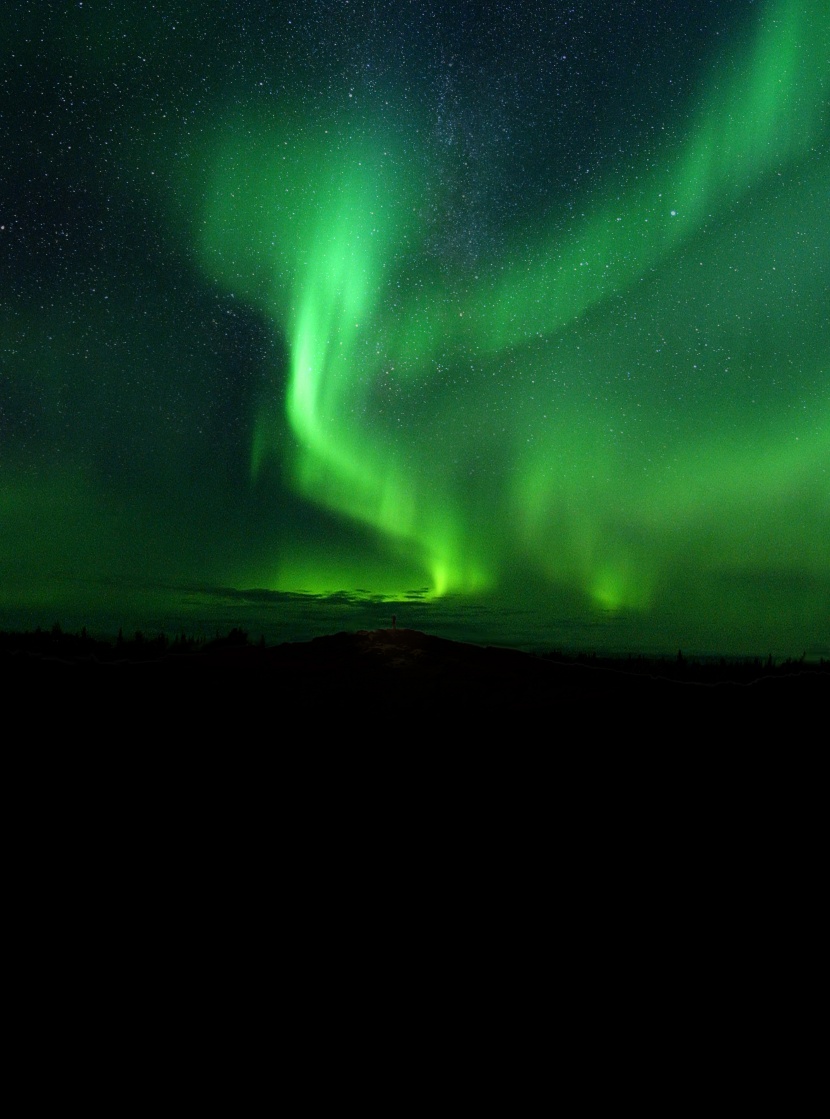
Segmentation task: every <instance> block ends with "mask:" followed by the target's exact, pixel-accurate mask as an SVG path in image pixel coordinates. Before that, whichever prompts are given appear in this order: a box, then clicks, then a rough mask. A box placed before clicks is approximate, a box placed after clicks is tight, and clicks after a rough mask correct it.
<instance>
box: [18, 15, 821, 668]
mask: <svg viewBox="0 0 830 1119" xmlns="http://www.w3.org/2000/svg"><path fill="white" fill-rule="evenodd" d="M0 68H1V72H2V92H0V120H2V123H3V135H4V140H3V158H2V160H1V161H0V628H16V627H20V626H32V625H35V624H40V625H48V624H50V623H51V622H52V621H54V620H55V619H60V620H61V621H62V622H63V624H64V625H65V626H67V625H68V626H73V625H75V626H80V625H82V624H85V625H88V626H90V627H91V628H93V629H95V628H97V629H99V630H107V629H108V628H109V629H110V630H112V631H114V630H115V629H117V628H118V626H119V625H121V624H124V625H125V626H135V627H136V628H143V629H153V628H159V629H162V628H163V629H166V630H167V631H168V632H170V631H174V630H176V629H178V628H180V627H184V628H186V629H190V630H191V631H192V630H194V629H198V628H199V626H203V627H208V628H209V627H211V626H218V627H227V626H229V625H237V624H242V625H244V626H245V627H246V628H249V629H251V630H253V631H254V632H260V631H261V632H264V633H266V635H267V636H268V638H269V639H280V638H291V639H294V638H299V637H303V636H310V635H312V634H313V633H318V632H327V631H331V630H333V629H339V628H353V627H357V626H361V627H370V628H375V626H377V625H381V624H388V618H387V615H389V614H390V613H391V612H392V611H393V610H394V611H395V612H396V613H397V615H398V621H399V624H406V625H413V626H415V627H417V628H422V629H427V630H432V631H433V632H440V633H444V634H446V635H449V636H456V637H461V638H464V639H468V640H481V641H501V642H504V643H512V644H519V645H525V646H528V647H530V646H534V647H535V646H545V645H548V646H562V645H565V646H572V647H581V648H585V647H598V648H608V649H616V650H620V651H623V650H627V651H632V650H634V651H638V650H642V651H655V650H662V651H669V650H672V649H674V650H676V649H677V648H678V647H681V646H682V647H683V648H684V649H689V650H692V651H699V652H709V653H713V654H715V653H735V654H740V653H750V654H755V653H761V654H765V653H767V652H768V651H773V652H775V653H776V654H777V655H800V654H801V653H802V652H805V651H806V652H807V653H808V655H810V656H819V655H824V656H826V655H830V298H828V293H830V206H829V205H828V202H830V5H828V4H827V2H826V0H754V2H753V0H741V2H739V3H736V2H735V0H614V2H610V0H591V2H589V0H572V2H567V3H566V2H560V0H548V2H544V3H543V2H541V0H536V2H532V0H506V2H503V3H495V2H493V3H487V2H483V0H480V2H476V3H473V2H467V0H461V2H457V3H453V4H451V5H450V4H445V3H441V2H439V0H375V2H370V0H276V2H274V0H271V2H265V0H233V2H227V0H211V2H209V3H208V2H199V0H189V2H188V0H170V2H158V3H152V2H141V3H133V2H129V0H126V2H125V0H119V2H118V3H108V2H104V0H102V2H96V0H84V2H83V3H81V2H76V3H56V2H55V3H52V2H48V0H43V2H31V3H26V2H23V3H18V4H15V5H14V6H13V10H12V15H11V19H10V21H9V20H8V19H7V26H6V29H5V33H4V36H3V38H2V41H0Z"/></svg>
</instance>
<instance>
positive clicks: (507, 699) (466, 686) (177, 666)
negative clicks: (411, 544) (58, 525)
mask: <svg viewBox="0 0 830 1119" xmlns="http://www.w3.org/2000/svg"><path fill="white" fill-rule="evenodd" d="M15 638H16V640H15ZM0 664H2V673H3V678H4V680H5V682H6V685H7V687H9V686H10V690H11V692H13V693H14V694H25V692H26V690H27V689H28V688H31V687H40V686H41V685H42V684H43V685H45V686H46V688H47V691H48V694H49V695H50V696H51V697H52V701H53V706H52V711H53V713H54V712H56V711H60V710H61V709H63V710H77V709H78V707H79V706H84V705H85V708H86V710H87V712H88V713H89V714H90V716H92V717H94V716H95V707H96V706H98V707H99V708H100V709H103V708H105V707H107V708H110V707H112V706H113V704H115V705H116V706H119V707H120V711H121V712H133V713H134V715H135V717H136V718H139V719H142V718H147V719H152V718H156V719H159V720H161V721H163V720H164V719H165V718H167V717H170V716H171V715H172V716H174V717H175V721H176V723H177V724H181V723H182V722H184V723H186V724H187V725H189V726H190V727H191V728H194V729H196V728H198V729H206V730H213V731H217V732H218V731H221V733H223V734H227V733H230V732H231V730H232V729H233V731H234V732H235V733H242V734H245V733H250V734H259V733H261V727H262V725H263V722H264V723H265V725H274V726H275V728H276V727H277V726H283V725H285V724H286V723H296V722H297V721H299V723H300V725H302V726H305V727H307V728H312V727H314V726H315V725H316V726H319V725H321V724H324V723H325V724H329V723H335V724H336V723H338V722H342V723H344V725H345V724H346V723H348V724H350V725H353V724H355V723H356V722H357V723H358V724H362V725H363V726H366V727H374V726H376V725H377V724H376V723H375V721H374V720H375V716H376V715H380V716H383V717H384V719H385V720H387V721H386V722H385V724H384V725H386V726H389V725H393V724H390V723H389V722H388V720H389V719H390V718H391V719H393V721H394V725H397V726H402V727H406V726H407V725H412V724H413V723H414V722H416V721H418V722H420V721H427V722H432V723H434V724H435V726H436V727H439V726H441V725H449V723H452V724H454V725H457V726H463V725H465V724H467V725H472V724H476V725H481V726H486V725H487V723H488V721H489V720H492V719H493V718H496V717H498V716H507V717H508V718H510V719H515V718H527V719H530V720H531V721H532V720H538V721H539V726H540V727H541V728H543V729H544V728H545V727H547V728H548V730H550V728H551V727H552V726H558V725H561V720H562V719H563V718H565V719H567V721H568V723H569V724H570V726H571V728H572V731H571V733H573V730H574V729H575V730H576V731H577V733H585V734H587V735H590V734H591V733H592V728H596V727H597V726H599V725H609V724H614V725H616V726H618V727H619V729H620V730H621V731H624V732H625V734H626V735H633V736H634V737H635V738H636V735H637V733H638V730H637V727H638V725H639V723H640V722H641V721H642V720H646V721H648V723H649V725H650V726H651V728H652V731H653V730H654V729H656V728H657V727H659V725H660V720H661V718H662V719H664V720H665V728H666V734H667V735H669V734H671V733H674V729H676V728H682V726H683V722H684V719H686V718H696V717H703V718H704V719H712V720H714V721H713V722H712V727H713V732H714V731H716V729H717V726H718V724H717V718H718V716H719V715H720V714H722V713H724V714H728V715H738V716H744V717H745V718H746V719H748V718H749V716H750V715H751V716H753V718H758V717H760V718H761V719H763V716H764V714H765V713H767V712H773V711H776V712H782V711H785V710H786V709H787V708H791V709H792V710H791V715H792V718H793V720H794V721H795V720H796V719H797V718H798V714H799V711H800V708H801V707H803V705H805V704H807V705H809V704H811V703H812V702H814V701H825V700H826V698H827V697H828V694H829V693H830V665H826V664H824V663H823V662H822V663H821V664H818V665H802V664H796V663H787V664H782V665H777V666H776V665H774V664H773V663H772V662H771V661H769V662H764V661H761V660H756V661H748V662H739V663H731V664H727V663H725V662H722V663H720V664H717V663H714V662H711V663H706V664H702V663H695V662H690V661H687V660H686V658H684V657H683V656H682V655H680V654H679V655H678V657H677V658H676V659H666V660H648V659H644V658H640V657H637V658H628V659H622V660H611V659H601V658H597V657H593V656H582V657H567V656H563V655H561V654H550V655H548V656H534V655H532V654H529V653H524V652H520V651H518V650H514V649H505V648H494V647H484V646H479V645H471V644H466V643H464V642H459V641H452V640H448V639H446V638H441V637H435V636H432V635H429V634H425V633H421V632H419V631H417V630H408V629H398V630H389V629H381V630H374V631H358V632H353V633H337V634H332V635H330V636H326V637H317V638H315V639H313V640H311V641H307V642H299V643H291V644H282V645H277V646H273V647H266V646H264V645H262V644H260V645H252V644H250V643H249V641H248V638H247V635H246V634H245V633H244V632H242V631H239V630H234V631H232V632H231V634H229V635H227V637H224V638H217V639H216V640H214V641H211V642H208V643H198V642H194V641H192V640H188V639H186V638H184V637H180V638H177V639H176V640H175V641H173V642H170V641H168V639H167V638H165V637H163V636H158V637H155V638H152V639H147V638H144V637H143V636H142V635H140V634H137V635H136V636H135V637H134V638H133V639H131V640H124V639H123V637H122V636H121V635H119V640H118V642H116V643H115V645H110V644H108V643H106V642H100V641H95V640H94V639H92V638H90V637H88V636H87V635H86V634H83V635H66V634H62V633H61V632H60V628H59V627H54V628H53V630H52V631H51V632H50V633H38V634H28V635H9V634H5V635H0ZM626 720H628V721H627V722H626ZM632 720H633V721H632ZM275 733H276V729H275Z"/></svg>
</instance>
